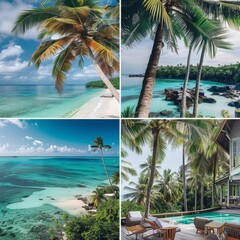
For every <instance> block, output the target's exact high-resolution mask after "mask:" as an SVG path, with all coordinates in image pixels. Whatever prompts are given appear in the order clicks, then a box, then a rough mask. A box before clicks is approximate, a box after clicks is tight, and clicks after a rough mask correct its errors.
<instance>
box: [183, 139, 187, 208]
mask: <svg viewBox="0 0 240 240" xmlns="http://www.w3.org/2000/svg"><path fill="white" fill-rule="evenodd" d="M185 167H186V166H185V144H184V143H183V166H182V175H183V202H184V211H187V210H188V206H187V185H186V168H185Z"/></svg>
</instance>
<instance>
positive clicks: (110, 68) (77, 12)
mask: <svg viewBox="0 0 240 240" xmlns="http://www.w3.org/2000/svg"><path fill="white" fill-rule="evenodd" d="M45 2H46V1H45ZM105 15H106V8H104V7H100V6H99V3H97V2H96V1H93V0H84V1H73V0H71V1H69V0H65V1H61V0H60V1H57V2H56V4H55V5H54V6H45V4H42V6H41V7H39V8H34V9H31V10H25V11H23V12H22V13H21V14H20V15H19V16H18V18H17V20H16V22H15V25H14V27H13V30H12V31H13V32H14V33H15V34H24V33H25V32H26V31H27V30H29V29H30V28H36V27H37V28H39V29H40V30H41V32H40V34H39V36H38V37H39V39H40V40H43V39H46V38H48V39H49V38H51V37H52V36H53V35H54V36H56V35H57V36H59V38H58V39H54V40H53V39H50V40H46V41H43V42H42V43H41V44H40V45H39V47H38V48H37V50H36V51H35V52H34V53H33V55H32V58H31V62H32V63H34V64H35V66H36V67H37V68H38V67H39V66H40V65H41V63H42V61H44V60H46V59H49V58H50V57H55V61H54V64H53V70H52V76H53V77H54V78H55V87H56V89H57V91H58V92H59V93H62V91H63V87H64V81H65V78H66V74H67V73H68V72H69V71H70V70H71V67H72V64H73V62H74V60H76V59H78V66H79V67H80V69H82V68H83V66H84V60H85V59H86V58H87V57H90V59H91V60H92V63H93V66H94V67H95V69H96V71H97V72H98V74H99V76H100V78H101V79H102V81H103V82H104V84H105V85H106V86H107V87H108V89H109V90H110V92H111V93H112V95H113V96H114V97H115V98H116V99H117V101H118V102H119V93H118V91H117V90H116V89H115V88H114V87H113V85H112V83H111V82H110V81H109V77H111V76H112V75H113V73H114V72H118V71H119V61H118V59H117V57H116V56H115V52H117V53H118V47H119V44H118V36H119V27H118V24H117V23H116V21H115V20H114V19H111V18H109V17H108V18H106V17H105Z"/></svg>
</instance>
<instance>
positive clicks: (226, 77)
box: [156, 63, 240, 84]
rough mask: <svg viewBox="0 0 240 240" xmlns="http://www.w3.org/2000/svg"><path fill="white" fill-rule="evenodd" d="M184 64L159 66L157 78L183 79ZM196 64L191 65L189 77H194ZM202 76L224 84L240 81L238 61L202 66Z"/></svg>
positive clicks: (196, 70)
mask: <svg viewBox="0 0 240 240" xmlns="http://www.w3.org/2000/svg"><path fill="white" fill-rule="evenodd" d="M186 68H187V67H186V66H185V65H182V64H180V65H177V66H160V67H158V69H157V75H156V77H158V78H177V79H178V78H179V79H184V78H185V75H186ZM197 73H198V66H193V65H191V67H190V75H189V79H196V77H197ZM202 78H203V79H206V80H210V81H216V82H222V83H226V84H234V83H240V63H236V64H230V65H224V66H218V67H212V66H203V69H202Z"/></svg>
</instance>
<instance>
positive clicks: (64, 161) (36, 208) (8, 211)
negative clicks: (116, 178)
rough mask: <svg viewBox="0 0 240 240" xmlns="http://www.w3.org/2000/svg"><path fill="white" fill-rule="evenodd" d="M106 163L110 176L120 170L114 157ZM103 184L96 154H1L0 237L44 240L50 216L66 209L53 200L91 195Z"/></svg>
mask: <svg viewBox="0 0 240 240" xmlns="http://www.w3.org/2000/svg"><path fill="white" fill-rule="evenodd" d="M106 164H107V168H108V171H109V173H110V175H112V173H113V172H115V171H118V169H119V165H118V164H119V159H118V158H117V157H107V158H106ZM106 184H107V181H106V175H105V172H104V169H103V167H102V162H101V158H99V157H16V158H14V157H0V214H1V218H0V238H1V239H3V240H9V239H16V240H22V239H25V240H30V239H31V240H32V239H40V240H46V239H47V238H46V236H48V229H49V227H50V226H53V225H54V223H53V220H52V219H53V218H57V219H60V218H61V216H62V214H63V213H64V212H65V210H64V209H61V208H58V207H56V206H54V203H55V200H54V199H61V200H64V199H67V198H69V197H71V198H74V195H87V194H91V193H92V191H93V190H95V189H96V187H98V186H103V185H106ZM11 234H12V235H14V236H15V237H14V238H12V237H11Z"/></svg>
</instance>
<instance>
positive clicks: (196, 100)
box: [193, 42, 207, 118]
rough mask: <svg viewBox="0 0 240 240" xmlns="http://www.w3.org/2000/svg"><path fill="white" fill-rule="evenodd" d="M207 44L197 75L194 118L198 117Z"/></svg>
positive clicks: (204, 46)
mask: <svg viewBox="0 0 240 240" xmlns="http://www.w3.org/2000/svg"><path fill="white" fill-rule="evenodd" d="M206 46H207V43H206V42H205V43H204V45H203V49H202V53H201V58H200V62H199V66H198V74H197V81H196V87H195V99H194V106H193V117H195V118H196V117H197V116H198V101H199V89H200V81H201V76H202V66H203V60H204V54H205V51H206Z"/></svg>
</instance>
